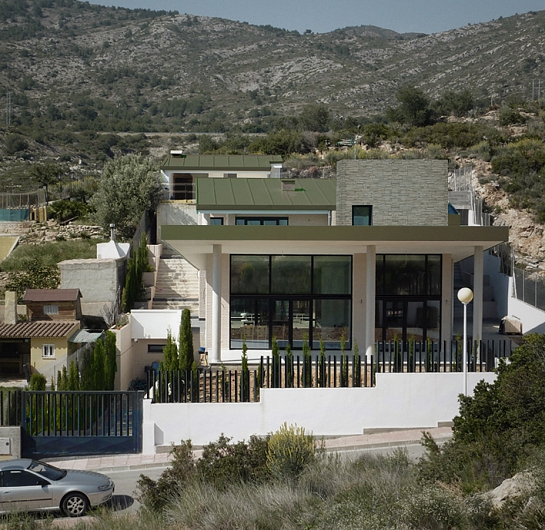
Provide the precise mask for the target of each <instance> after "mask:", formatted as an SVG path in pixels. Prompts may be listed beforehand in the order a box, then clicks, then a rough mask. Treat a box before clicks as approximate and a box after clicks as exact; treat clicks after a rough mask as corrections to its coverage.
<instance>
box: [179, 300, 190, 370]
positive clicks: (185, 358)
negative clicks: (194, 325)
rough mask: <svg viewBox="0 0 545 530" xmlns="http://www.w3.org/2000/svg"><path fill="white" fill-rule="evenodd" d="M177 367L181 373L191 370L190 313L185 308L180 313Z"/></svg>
mask: <svg viewBox="0 0 545 530" xmlns="http://www.w3.org/2000/svg"><path fill="white" fill-rule="evenodd" d="M179 340H180V347H179V350H178V351H179V357H178V362H179V367H180V370H181V371H182V372H185V371H187V370H191V366H192V364H193V361H194V358H193V333H192V332H191V311H189V309H187V308H185V309H184V310H183V311H182V323H181V324H180V339H179Z"/></svg>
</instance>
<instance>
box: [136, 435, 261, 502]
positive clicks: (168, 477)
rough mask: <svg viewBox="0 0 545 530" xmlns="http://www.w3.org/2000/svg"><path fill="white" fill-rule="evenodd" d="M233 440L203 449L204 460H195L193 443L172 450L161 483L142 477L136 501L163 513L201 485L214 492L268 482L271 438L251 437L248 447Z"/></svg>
mask: <svg viewBox="0 0 545 530" xmlns="http://www.w3.org/2000/svg"><path fill="white" fill-rule="evenodd" d="M230 441H231V440H230V438H227V437H225V436H223V435H222V436H220V437H219V438H218V440H217V442H212V443H209V444H208V445H205V446H204V447H203V453H202V457H201V458H199V459H197V460H195V459H194V458H193V447H192V444H191V441H189V440H188V441H183V442H182V443H181V444H180V445H179V446H176V447H173V448H172V451H171V455H173V460H172V465H171V467H169V468H167V469H166V470H165V471H163V473H162V474H161V476H160V477H159V479H157V480H152V479H150V478H149V477H147V476H145V475H140V479H139V480H138V482H137V497H136V498H137V499H138V500H139V502H141V503H142V504H143V505H144V506H145V507H146V508H149V509H151V510H158V511H159V510H163V509H164V508H165V507H166V506H167V505H168V504H169V503H170V502H171V501H173V499H174V498H176V497H179V496H180V494H181V491H182V489H183V488H187V487H188V486H189V485H191V484H196V483H198V482H200V483H202V484H204V485H205V486H207V487H211V488H213V489H215V490H219V491H225V490H226V489H228V488H230V487H232V486H234V485H237V484H241V483H252V484H256V483H260V482H263V481H265V480H266V479H267V478H269V476H270V474H269V470H268V468H267V447H268V438H259V437H257V436H252V437H250V440H249V442H248V443H246V442H238V443H236V444H232V443H230Z"/></svg>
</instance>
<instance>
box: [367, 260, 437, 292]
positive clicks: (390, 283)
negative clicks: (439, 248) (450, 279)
mask: <svg viewBox="0 0 545 530" xmlns="http://www.w3.org/2000/svg"><path fill="white" fill-rule="evenodd" d="M377 294H381V295H388V296H426V295H440V294H441V256H439V255H425V254H389V255H383V256H377Z"/></svg>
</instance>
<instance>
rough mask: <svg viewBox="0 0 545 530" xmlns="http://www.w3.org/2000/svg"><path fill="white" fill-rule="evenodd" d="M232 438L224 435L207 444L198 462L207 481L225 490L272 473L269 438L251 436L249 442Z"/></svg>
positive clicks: (202, 477)
mask: <svg viewBox="0 0 545 530" xmlns="http://www.w3.org/2000/svg"><path fill="white" fill-rule="evenodd" d="M230 442H231V439H230V438H227V437H225V436H223V435H222V436H220V437H219V438H218V440H217V442H212V443H209V444H208V445H205V446H204V447H203V452H202V457H201V458H199V460H198V461H197V464H196V465H197V472H198V475H199V477H200V478H201V479H202V480H203V481H204V482H205V483H207V484H210V485H211V486H214V487H215V488H217V489H220V490H223V489H226V488H228V487H229V486H230V485H232V484H237V483H240V482H254V483H255V482H262V481H263V480H264V479H266V478H268V477H269V470H268V467H267V460H268V453H267V450H268V444H269V439H268V438H259V437H257V436H251V437H250V440H249V442H248V443H246V442H237V443H235V444H232V443H230Z"/></svg>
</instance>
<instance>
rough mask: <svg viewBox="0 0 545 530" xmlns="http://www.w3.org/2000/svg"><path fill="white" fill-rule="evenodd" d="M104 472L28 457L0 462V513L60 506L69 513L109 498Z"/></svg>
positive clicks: (111, 485) (111, 487) (79, 512)
mask: <svg viewBox="0 0 545 530" xmlns="http://www.w3.org/2000/svg"><path fill="white" fill-rule="evenodd" d="M114 487H115V486H114V483H113V482H112V480H111V479H110V478H109V477H107V476H106V475H101V474H100V473H93V472H90V471H67V470H65V469H59V468H57V467H54V466H52V465H50V464H46V463H44V462H38V461H36V460H31V459H29V458H22V459H20V460H5V461H2V462H0V513H7V512H39V511H55V510H59V509H60V510H61V511H62V512H64V513H65V515H67V516H69V517H80V516H82V515H85V512H86V511H87V509H88V508H89V507H93V506H99V505H100V504H104V503H105V502H107V501H109V500H110V499H111V498H112V494H113V492H114Z"/></svg>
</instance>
